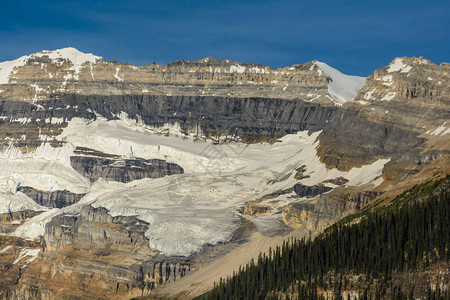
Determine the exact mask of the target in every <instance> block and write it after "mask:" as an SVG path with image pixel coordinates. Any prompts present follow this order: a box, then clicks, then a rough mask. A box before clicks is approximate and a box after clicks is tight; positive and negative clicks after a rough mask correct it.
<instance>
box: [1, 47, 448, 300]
mask: <svg viewBox="0 0 450 300" xmlns="http://www.w3.org/2000/svg"><path fill="white" fill-rule="evenodd" d="M336 72H338V71H337V70H333V69H332V68H330V67H329V66H327V65H325V64H323V63H319V62H316V61H313V62H308V63H305V64H298V65H294V66H291V67H286V68H280V69H276V70H274V69H272V68H270V67H268V66H261V65H255V64H251V63H239V62H235V61H233V60H224V61H220V60H217V59H214V58H203V59H199V60H196V61H193V62H189V61H176V62H174V63H172V64H168V65H165V66H163V65H158V64H155V63H154V64H149V65H146V66H133V65H130V64H120V63H116V62H108V61H105V60H104V59H102V58H100V57H97V56H94V55H91V54H84V53H81V52H78V51H76V50H75V49H70V48H68V49H61V50H56V51H44V52H40V53H35V54H32V55H29V56H24V57H22V58H19V59H18V60H16V61H13V62H5V63H0V168H2V170H3V174H0V176H3V177H0V179H1V180H2V182H1V183H0V204H1V206H0V209H2V210H1V214H0V218H1V220H0V222H1V224H0V228H1V230H2V231H3V232H5V233H11V232H13V231H14V232H16V229H17V230H18V227H19V226H21V225H22V224H24V225H27V224H28V223H27V222H31V223H29V224H31V225H29V224H28V225H27V226H28V227H25V228H32V229H33V230H36V231H39V232H43V234H41V235H42V241H41V242H39V241H36V243H38V244H37V245H36V244H33V245H32V246H33V247H34V248H36V249H37V248H39V249H41V251H40V252H39V254H37V256H36V258H35V260H33V261H32V262H30V263H29V264H27V263H23V264H22V266H23V270H24V271H19V270H22V269H20V268H16V267H15V264H13V262H14V261H15V260H16V259H18V258H19V256H20V253H21V251H25V250H23V249H22V248H24V247H25V246H18V247H16V248H14V251H12V250H11V252H7V250H8V249H9V248H8V249H7V250H5V253H8V255H6V254H4V255H2V253H3V252H1V251H3V250H1V249H0V260H1V259H3V257H7V259H6V258H5V261H7V263H6V264H5V265H8V266H9V267H10V270H12V271H11V272H10V274H12V275H14V276H12V275H11V276H12V277H11V278H15V279H14V280H13V281H11V282H7V283H4V286H7V287H5V291H7V293H4V294H1V296H2V297H4V298H7V299H13V298H27V297H28V298H29V297H31V298H43V299H44V298H45V299H51V298H58V297H63V296H68V297H72V296H73V297H81V298H83V297H88V296H93V297H106V298H111V297H118V298H120V297H134V296H140V295H146V294H149V293H150V292H151V291H152V290H153V289H155V288H156V287H158V286H159V285H162V284H166V283H169V282H171V281H173V280H177V279H179V278H181V277H183V276H185V275H186V274H188V273H189V272H190V271H191V270H194V269H195V268H196V267H197V266H196V265H195V263H194V262H193V261H191V259H192V257H176V256H172V257H167V256H164V255H163V254H162V253H161V252H160V251H158V250H157V249H156V247H158V246H159V247H162V246H164V247H165V246H166V245H174V244H175V243H177V242H178V243H179V244H181V242H180V241H179V236H178V240H177V236H170V235H167V234H164V233H165V232H174V230H175V229H176V230H178V231H180V232H181V233H182V234H183V235H186V236H189V235H192V234H195V238H196V239H199V240H201V241H202V243H203V245H204V247H209V248H211V249H214V247H216V246H217V245H221V243H227V242H229V241H230V240H231V239H230V238H227V237H223V236H219V233H221V232H223V231H227V230H230V228H228V227H227V226H230V227H233V226H236V227H238V228H239V226H241V227H243V225H242V221H240V220H239V218H240V217H239V218H237V217H236V215H235V214H229V206H228V205H229V203H233V205H235V206H239V205H240V207H239V209H240V208H243V214H244V216H245V217H246V218H247V217H250V218H248V220H250V221H248V222H251V220H252V219H255V220H256V219H257V218H259V217H266V216H269V217H271V218H272V217H277V216H280V218H279V219H280V220H278V219H277V220H278V221H277V220H275V222H273V223H270V224H272V225H273V226H274V227H277V226H283V227H282V228H283V229H285V228H286V226H288V227H290V228H296V227H304V228H306V229H308V230H311V231H313V232H319V231H321V230H322V229H324V228H325V227H326V226H328V225H329V224H332V223H333V222H334V221H336V220H338V219H339V218H342V217H343V216H345V215H347V214H349V213H352V212H354V211H356V210H358V209H360V208H361V207H363V206H364V205H366V204H367V203H369V202H370V201H372V200H373V199H375V198H376V197H378V196H379V195H381V194H382V193H384V192H385V191H388V192H389V190H395V185H396V184H399V183H402V182H403V181H405V182H407V181H408V180H409V179H410V178H412V177H414V175H415V174H418V173H420V172H423V170H425V169H426V168H427V167H428V166H430V165H433V166H434V163H435V162H436V161H437V160H443V161H446V160H445V158H446V157H448V155H449V153H450V149H449V147H448V145H449V142H450V141H449V138H450V135H449V133H450V129H449V125H447V124H446V122H447V120H449V119H450V110H449V107H450V103H449V101H450V100H449V99H450V80H449V65H448V64H441V65H435V64H433V63H432V62H430V61H428V60H426V59H423V58H397V59H395V60H394V61H393V62H391V64H390V65H389V66H386V67H383V68H380V69H378V70H376V71H375V72H374V74H373V75H371V76H369V77H368V78H367V79H366V80H365V85H364V86H363V87H362V88H361V89H360V90H359V88H360V87H361V86H359V84H363V83H364V79H363V78H353V79H355V81H354V82H353V83H355V86H353V84H352V87H351V89H350V90H346V87H345V86H341V81H340V80H341V79H342V78H341V77H340V76H345V75H343V74H340V73H339V72H338V73H339V74H340V75H339V74H338V76H336V74H337V73H336ZM358 90H359V91H358ZM342 91H344V92H342ZM349 95H350V96H349ZM355 95H356V96H355ZM354 96H355V99H354V100H352V101H348V100H350V99H351V98H353V97H354ZM346 101H347V102H346ZM77 122H78V123H77ZM74 124H75V125H74ZM76 124H81V125H79V126H78V125H76ZM92 124H96V126H97V127H95V126H92V128H91V127H89V126H91V125H92ZM77 126H78V127H77ZM87 128H90V129H89V131H87V132H89V134H88V133H86V136H83V132H84V130H87ZM304 130H307V131H309V135H307V134H306V133H303V134H301V135H298V134H297V135H295V136H294V135H291V136H290V139H283V137H285V136H286V135H287V134H296V133H298V132H300V131H304ZM77 131H81V134H80V132H77ZM319 131H320V134H319ZM117 132H120V134H118V133H117ZM100 133H101V134H100ZM76 134H78V136H77V138H74V136H76ZM80 136H81V138H80ZM173 136H175V137H176V138H178V139H177V140H176V141H174V140H172V139H170V138H171V137H173ZM311 137H314V139H313V140H311V141H309V139H310V138H311ZM316 137H317V139H316ZM165 138H167V139H165ZM91 139H92V140H94V142H92V143H91V141H90V140H91ZM185 139H186V140H188V141H185ZM280 141H281V142H280ZM292 141H294V142H295V143H294V142H292ZM301 141H304V142H301ZM261 142H262V144H260V145H259V146H258V147H259V148H258V147H256V148H252V149H251V151H253V152H251V151H250V150H249V149H250V148H251V147H249V145H250V146H255V144H256V143H261ZM290 142H292V144H289V143H290ZM179 143H186V145H188V146H186V147H188V148H183V147H185V146H183V147H180V148H177V144H179ZM92 145H95V146H92ZM217 145H218V146H217ZM292 145H299V146H298V147H293V146H292ZM215 146H217V147H216V148H214V147H215ZM219 146H220V147H222V148H220V147H219ZM226 147H228V148H227V150H226V151H225V150H224V149H225V148H226ZM247 147H249V148H247ZM283 147H288V150H289V151H286V152H283V151H285V149H286V148H283ZM289 147H290V148H289ZM308 147H310V148H311V149H310V148H308ZM180 149H182V150H180ZM273 149H275V150H276V151H275V150H273ZM308 149H309V150H308ZM272 150H273V151H272ZM208 151H212V153H208ZM214 151H216V152H214ZM245 151H249V153H250V154H249V155H247V156H246V155H245ZM271 151H272V152H271ZM266 153H269V154H270V155H267V156H265V154H266ZM277 155H280V156H282V157H281V159H280V160H274V161H276V163H274V164H275V166H268V165H267V164H261V165H258V164H259V163H260V162H258V164H256V163H255V162H254V161H253V160H252V159H253V157H252V156H260V157H262V160H266V161H271V159H273V157H275V156H277ZM317 157H318V158H317ZM316 159H317V162H316ZM381 159H383V161H384V163H383V164H382V165H380V166H379V167H378V166H377V162H380V160H381ZM49 160H51V161H52V162H54V163H55V165H56V167H57V168H56V167H54V166H51V167H49V166H48V165H47V163H48V161H49ZM319 160H320V161H319ZM387 160H389V162H387ZM10 161H13V163H12V167H11V165H10V164H9V162H10ZM30 161H31V162H34V161H37V163H36V164H29V165H27V163H29V162H30ZM205 162H206V163H208V164H207V165H206V167H205V165H204V164H205ZM386 162H387V163H386ZM321 163H323V164H324V165H325V166H323V165H322V164H321ZM14 164H16V165H14ZM372 164H373V165H372ZM25 165H26V166H30V167H29V169H27V170H26V172H24V171H23V166H25ZM253 165H256V167H254V168H253V169H252V167H253ZM211 166H213V167H212V168H211ZM362 167H367V168H366V169H364V172H362V171H360V170H362ZM358 168H361V169H358ZM436 168H437V167H436ZM58 169H61V170H63V171H64V172H62V173H63V174H61V172H60V173H58V172H57V171H58ZM268 169H270V170H268ZM239 170H244V171H245V170H247V173H236V172H238V171H239ZM72 171H73V172H72ZM244 171H242V172H244ZM39 172H41V173H39ZM46 172H47V173H46ZM233 172H235V173H233ZM265 172H266V173H265ZM427 172H429V171H427ZM36 174H38V175H36ZM40 174H44V175H45V177H42V178H41V177H40V176H39V175H40ZM427 174H428V173H427ZM80 175H81V176H80ZM250 175H253V177H252V176H250ZM167 176H169V178H170V179H167V178H166V177H167ZM189 176H192V180H188V181H186V178H190V177H189ZM245 176H247V177H245ZM65 177H67V178H65ZM244 177H245V178H244ZM30 178H31V179H30ZM144 178H151V180H148V181H146V179H144ZM230 178H231V179H230ZM367 178H369V179H367ZM138 179H144V180H140V181H139V182H140V183H135V182H133V181H134V180H138ZM165 180H166V181H167V182H166V181H165ZM183 180H184V181H183ZM23 181H25V182H31V183H32V184H28V185H23V184H22V183H23ZM3 182H6V183H3ZM186 182H188V183H189V186H188V188H186ZM255 182H256V183H255ZM382 182H383V183H382ZM258 185H259V186H264V187H265V190H263V191H261V190H259V189H258ZM389 185H392V186H389ZM192 191H195V192H192ZM229 191H231V193H228V192H229ZM153 192H155V193H154V194H151V193H153ZM22 193H23V194H25V195H27V196H28V197H29V198H31V199H32V200H34V201H35V202H36V203H32V204H33V205H34V204H36V206H33V207H37V208H39V210H38V209H37V208H36V209H35V210H32V209H29V207H30V206H32V205H31V204H30V205H28V206H24V205H16V202H17V201H16V202H14V201H15V199H19V198H18V196H17V195H18V194H20V195H21V196H23V194H22ZM150 194H151V196H150ZM241 194H242V195H241ZM161 195H163V196H161ZM135 197H140V198H139V199H140V200H139V199H138V200H139V201H136V199H135ZM155 197H156V198H157V197H163V198H164V199H159V198H158V199H153V198H155ZM25 198H26V197H25ZM123 199H126V201H127V202H129V203H126V202H121V201H123ZM204 199H206V200H207V201H203V202H202V201H201V200H204ZM217 199H219V200H221V199H224V200H223V201H216V202H213V200H214V201H215V200H217ZM236 199H239V200H236ZM242 199H245V201H247V202H245V201H244V200H243V201H242V202H239V203H238V204H236V203H237V202H238V201H241V200H242ZM32 200H30V201H31V202H33V201H32ZM97 200H98V201H99V202H98V203H101V204H96V203H97V202H96V201H97ZM154 200H161V201H159V202H158V201H154ZM209 200H211V201H212V202H211V203H209V202H208V201H209ZM235 202H236V203H235ZM167 203H170V204H171V206H167V207H166V206H164V204H167ZM28 204H29V203H28ZM131 204H133V206H131ZM15 205H16V206H15ZM96 205H100V206H101V205H103V206H104V207H97V206H96ZM212 206H217V207H219V208H218V211H219V213H220V215H219V214H217V215H214V216H216V218H217V219H219V218H221V217H223V215H225V216H229V217H230V218H235V219H236V220H234V221H233V222H234V223H233V222H232V223H233V224H231V225H229V224H228V223H227V224H222V223H219V222H212V221H210V219H206V221H205V219H200V218H199V216H198V214H197V213H196V212H199V211H202V212H203V211H209V209H211V207H212ZM15 207H18V208H17V209H15ZM46 207H48V208H55V209H53V210H48V211H45V209H46ZM105 207H111V209H115V211H114V212H112V210H109V209H106V208H105ZM233 207H234V206H233ZM195 209H197V211H195ZM236 209H238V208H235V210H236ZM44 211H45V212H44ZM142 211H145V212H148V211H150V212H152V211H157V212H158V213H155V214H150V213H149V214H147V215H146V214H143V213H142ZM42 212H43V213H42ZM213 213H216V211H213ZM124 215H125V216H124ZM143 216H144V217H143ZM33 217H35V218H33ZM39 218H41V219H39ZM185 219H187V220H188V221H187V222H186V223H183V222H184V221H185ZM268 219H270V218H268ZM263 220H264V219H263ZM212 223H214V224H212ZM216 223H217V224H216ZM279 223H282V224H281V225H280V224H279ZM193 224H194V225H195V226H194V227H193ZM236 224H237V225H236ZM255 224H257V223H255ZM272 225H271V226H272ZM188 226H190V227H188ZM266 226H267V225H266ZM256 227H257V226H256ZM269 227H270V226H269ZM20 228H21V227H19V229H20ZM211 228H212V230H213V232H214V234H215V235H216V236H217V237H214V238H211V237H210V236H208V235H207V233H206V231H207V230H206V229H208V230H210V229H211ZM233 228H235V227H233ZM233 228H232V229H231V231H233ZM252 228H253V227H252ZM277 228H278V227H277ZM23 230H24V229H22V231H20V230H19V231H20V232H21V233H20V234H22V236H25V234H24V233H23ZM208 232H209V231H208ZM16 234H17V235H20V234H19V233H17V232H16ZM38 236H39V235H38ZM155 237H156V238H155ZM150 240H151V243H150ZM174 240H175V241H174ZM7 242H8V243H10V241H7ZM171 243H172V244H171ZM151 245H152V246H151ZM161 245H162V246H161ZM188 246H192V245H190V244H189V245H188ZM188 246H186V245H183V247H188ZM20 247H22V248H20ZM27 247H28V246H27ZM180 247H181V246H180ZM217 247H219V246H217ZM29 248H31V246H29ZM34 248H33V249H34ZM8 251H9V250H8ZM27 251H28V250H27ZM211 251H212V252H214V250H211ZM35 252H36V251H35ZM23 253H25V254H27V253H28V252H23ZM30 253H34V252H30ZM25 254H22V256H23V255H25ZM24 257H26V256H23V257H22V258H21V259H22V260H19V261H20V262H25V261H27V260H26V258H24ZM12 265H14V266H12ZM14 272H15V273H14ZM5 274H6V273H5ZM36 274H40V275H39V276H36ZM5 276H6V275H5ZM67 282H71V287H68V285H67Z"/></svg>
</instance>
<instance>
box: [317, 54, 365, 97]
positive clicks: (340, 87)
mask: <svg viewBox="0 0 450 300" xmlns="http://www.w3.org/2000/svg"><path fill="white" fill-rule="evenodd" d="M315 64H316V65H317V66H318V67H319V68H320V69H321V70H322V72H323V74H324V75H325V76H327V77H329V78H331V80H332V81H331V82H329V83H328V93H329V94H330V96H331V98H332V99H333V101H334V102H336V103H339V104H343V103H345V102H347V101H350V100H353V99H354V98H355V97H356V94H357V93H358V91H359V90H360V89H361V88H362V87H363V86H364V84H365V82H366V78H365V77H359V76H350V75H345V74H343V73H341V72H340V71H338V70H336V69H334V68H332V67H330V66H329V65H327V64H326V63H323V62H320V61H317V62H316V63H315Z"/></svg>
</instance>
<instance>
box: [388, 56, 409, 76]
mask: <svg viewBox="0 0 450 300" xmlns="http://www.w3.org/2000/svg"><path fill="white" fill-rule="evenodd" d="M411 68H412V67H411V66H408V65H406V64H404V63H403V60H402V59H401V58H396V59H395V60H394V61H393V62H392V63H391V64H390V65H389V69H388V70H387V72H388V73H392V72H398V71H400V73H408V72H409V71H410V70H411Z"/></svg>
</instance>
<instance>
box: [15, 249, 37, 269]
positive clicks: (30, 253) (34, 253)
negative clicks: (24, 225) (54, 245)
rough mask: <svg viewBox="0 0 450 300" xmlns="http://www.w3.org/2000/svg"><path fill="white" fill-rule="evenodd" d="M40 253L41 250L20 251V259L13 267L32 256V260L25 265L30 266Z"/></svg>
mask: <svg viewBox="0 0 450 300" xmlns="http://www.w3.org/2000/svg"><path fill="white" fill-rule="evenodd" d="M39 252H41V249H28V248H23V249H22V250H20V253H19V257H18V258H17V259H16V260H15V261H14V262H13V265H15V264H17V263H18V262H19V261H20V260H21V259H22V258H24V257H27V256H31V258H29V259H27V260H26V262H25V265H28V264H29V263H30V262H32V261H33V260H35V259H36V258H37V257H38V254H39Z"/></svg>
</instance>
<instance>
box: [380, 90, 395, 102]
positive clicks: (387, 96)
mask: <svg viewBox="0 0 450 300" xmlns="http://www.w3.org/2000/svg"><path fill="white" fill-rule="evenodd" d="M395 95H397V93H396V92H390V93H388V94H387V95H385V96H384V97H383V98H381V101H391V100H392V99H394V98H395Z"/></svg>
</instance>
